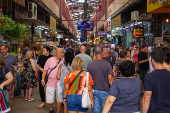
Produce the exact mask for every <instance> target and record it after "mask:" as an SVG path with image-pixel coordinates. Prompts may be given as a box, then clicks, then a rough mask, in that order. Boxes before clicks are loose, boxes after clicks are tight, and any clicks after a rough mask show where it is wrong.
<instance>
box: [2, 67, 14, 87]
mask: <svg viewBox="0 0 170 113" xmlns="http://www.w3.org/2000/svg"><path fill="white" fill-rule="evenodd" d="M3 75H4V77H5V79H4V81H6V80H7V78H6V74H5V67H3ZM4 81H3V82H4ZM13 85H15V80H13V81H12V82H11V83H10V84H9V85H6V86H5V87H6V90H11V89H12V88H13Z"/></svg>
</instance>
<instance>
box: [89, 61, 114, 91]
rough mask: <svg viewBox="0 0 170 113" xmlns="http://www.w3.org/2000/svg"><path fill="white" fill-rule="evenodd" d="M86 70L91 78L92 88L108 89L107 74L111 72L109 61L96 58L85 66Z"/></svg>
mask: <svg viewBox="0 0 170 113" xmlns="http://www.w3.org/2000/svg"><path fill="white" fill-rule="evenodd" d="M87 72H89V73H90V75H91V76H92V78H93V81H94V85H93V86H92V87H93V89H94V90H101V91H109V80H108V75H111V74H113V71H112V67H111V65H110V64H109V62H107V61H105V60H103V59H98V60H94V61H93V62H91V63H90V64H89V65H88V67H87Z"/></svg>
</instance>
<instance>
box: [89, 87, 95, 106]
mask: <svg viewBox="0 0 170 113" xmlns="http://www.w3.org/2000/svg"><path fill="white" fill-rule="evenodd" d="M88 91H89V96H90V100H91V108H93V106H94V103H93V89H92V86H91V85H89V86H88Z"/></svg>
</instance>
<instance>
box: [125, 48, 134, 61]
mask: <svg viewBox="0 0 170 113" xmlns="http://www.w3.org/2000/svg"><path fill="white" fill-rule="evenodd" d="M126 60H130V61H132V62H134V59H133V58H132V57H131V51H130V50H127V51H126Z"/></svg>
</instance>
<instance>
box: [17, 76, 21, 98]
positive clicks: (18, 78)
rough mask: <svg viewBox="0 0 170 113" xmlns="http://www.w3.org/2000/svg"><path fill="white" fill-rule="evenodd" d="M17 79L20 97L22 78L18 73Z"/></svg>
mask: <svg viewBox="0 0 170 113" xmlns="http://www.w3.org/2000/svg"><path fill="white" fill-rule="evenodd" d="M16 77H17V89H18V96H20V95H21V82H22V77H21V76H19V74H18V73H17V75H16Z"/></svg>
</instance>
